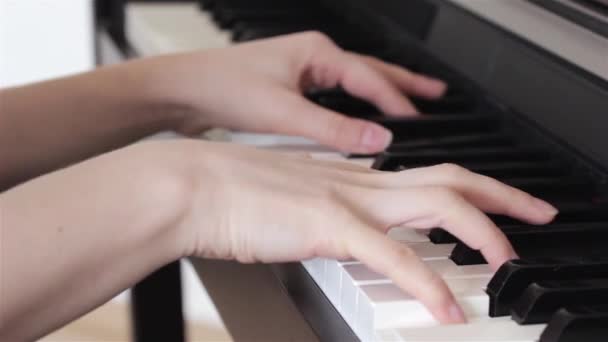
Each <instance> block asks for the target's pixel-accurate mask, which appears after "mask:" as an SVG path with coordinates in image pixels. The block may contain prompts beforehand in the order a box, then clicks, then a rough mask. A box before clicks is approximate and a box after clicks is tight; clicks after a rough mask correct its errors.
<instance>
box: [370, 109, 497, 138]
mask: <svg viewBox="0 0 608 342" xmlns="http://www.w3.org/2000/svg"><path fill="white" fill-rule="evenodd" d="M377 123H379V124H381V125H383V126H384V127H386V128H387V129H389V130H391V131H392V132H393V134H394V136H395V140H394V141H395V142H397V141H407V140H409V139H415V138H422V137H427V138H429V137H442V136H447V135H463V134H469V133H491V132H496V131H498V129H499V128H500V122H499V120H498V119H497V118H494V117H489V116H486V115H477V114H461V115H440V114H438V115H419V116H413V117H405V118H389V117H387V118H382V119H380V120H378V121H377Z"/></svg>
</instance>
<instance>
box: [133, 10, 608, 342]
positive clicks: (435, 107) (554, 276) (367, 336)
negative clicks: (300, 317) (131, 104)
mask: <svg viewBox="0 0 608 342" xmlns="http://www.w3.org/2000/svg"><path fill="white" fill-rule="evenodd" d="M489 1H490V0H488V1H486V2H485V5H484V6H489V5H488V3H489ZM551 1H554V2H556V3H557V2H560V3H564V2H567V0H549V1H542V2H544V3H550V2H551ZM534 2H541V1H534ZM573 2H577V3H581V2H584V0H576V1H573ZM479 3H480V0H477V4H479ZM199 4H200V10H201V11H204V12H201V13H200V16H201V17H202V16H203V15H204V16H208V17H210V18H212V20H211V21H209V22H213V23H214V25H215V27H214V28H212V29H213V30H216V31H217V32H218V34H219V32H222V33H221V34H222V35H225V34H226V33H228V34H229V35H230V37H231V40H232V41H233V42H245V41H249V40H253V39H262V38H268V37H273V36H276V35H281V34H287V33H292V32H298V31H304V30H319V31H322V32H324V33H325V34H327V35H328V36H329V37H331V38H332V39H333V40H334V41H335V42H336V43H337V44H338V45H339V46H341V47H343V48H344V49H348V50H351V51H355V52H358V53H363V54H370V55H373V56H376V57H378V58H382V59H384V60H387V61H390V62H393V63H396V64H399V65H402V66H404V67H407V68H409V69H411V70H415V71H417V72H421V73H426V74H430V75H433V76H437V77H440V78H442V79H444V80H446V81H447V82H448V83H449V92H448V93H447V94H446V95H445V96H444V97H443V98H442V99H440V100H438V101H434V102H431V101H428V100H423V99H414V102H415V104H416V105H417V106H418V108H419V109H420V110H421V111H422V112H424V113H425V115H423V116H420V117H416V118H406V119H389V118H384V117H382V115H381V113H380V112H379V111H378V110H377V109H376V108H374V107H373V106H372V105H370V104H368V103H365V102H363V101H361V100H358V99H355V98H352V97H350V96H349V95H348V94H346V93H344V92H343V91H342V90H340V89H331V90H324V91H317V92H313V93H310V94H307V96H308V97H309V98H310V100H311V101H314V102H316V103H318V104H319V105H322V106H325V107H327V108H331V109H334V110H337V111H340V112H343V113H345V114H347V115H351V116H356V117H362V118H366V119H369V120H374V121H377V122H379V123H381V124H382V125H384V126H385V127H387V128H389V129H390V130H392V131H393V133H394V136H395V140H394V142H393V144H392V145H391V146H390V147H389V148H388V149H387V151H385V152H384V153H382V154H380V155H376V156H357V155H352V156H346V157H341V156H337V155H336V156H334V157H336V158H343V159H348V160H352V161H355V162H360V163H367V164H368V165H370V166H372V167H374V168H377V169H380V170H384V171H400V170H404V169H409V168H415V167H423V166H428V165H434V164H440V163H456V164H459V165H461V166H464V167H466V168H468V169H470V170H472V171H475V172H478V173H481V174H484V175H488V176H491V177H494V178H497V179H499V180H501V181H503V182H505V183H508V184H511V185H513V186H516V187H519V188H522V189H524V190H526V191H529V192H531V193H533V194H535V195H537V196H540V197H543V198H545V199H548V200H549V201H550V202H552V203H554V204H555V205H556V206H557V207H558V208H559V209H560V214H559V216H558V217H557V218H556V220H555V222H553V223H552V224H550V225H548V226H546V227H535V226H530V225H526V224H523V223H521V222H517V221H515V220H512V219H507V218H505V217H500V216H492V217H491V218H492V219H493V220H494V221H495V222H496V223H497V225H498V226H499V227H500V228H501V229H502V230H503V231H504V232H505V234H506V235H507V236H508V238H509V239H510V241H511V242H512V243H513V245H514V247H515V249H516V251H517V252H518V254H519V256H520V257H521V259H520V260H514V261H512V262H509V263H507V264H505V265H504V266H503V267H502V268H501V269H500V270H499V271H498V273H496V274H495V275H494V274H493V273H492V272H491V271H490V269H489V267H488V266H487V265H486V264H485V261H484V260H483V258H482V257H481V255H480V254H479V253H478V252H477V251H475V250H472V249H471V248H469V247H467V246H466V245H465V244H463V243H462V242H460V241H458V240H457V239H456V238H455V237H453V236H451V235H450V234H448V233H447V232H445V231H443V230H442V229H441V228H440V227H438V228H436V229H432V230H430V231H413V230H408V229H407V228H395V229H393V230H392V231H391V233H390V235H391V237H393V238H394V239H397V240H398V241H400V242H402V243H404V244H408V245H410V246H411V247H412V248H413V249H414V250H415V251H416V252H417V254H418V255H419V256H420V257H421V258H422V259H423V260H425V262H426V263H427V264H428V265H429V266H430V267H432V268H433V269H434V270H435V271H436V272H437V273H438V274H440V275H441V276H442V277H443V278H444V279H445V280H446V282H447V283H448V285H449V287H450V288H451V289H452V291H453V292H454V294H455V296H456V297H457V298H458V301H459V302H460V303H461V304H462V306H463V308H464V309H465V312H466V313H467V315H468V317H469V319H470V322H469V323H468V324H465V325H457V326H437V325H436V324H435V322H434V321H433V319H432V317H431V316H430V315H429V314H428V313H427V312H426V310H425V309H424V308H423V306H422V305H421V304H420V303H419V302H417V301H416V300H415V299H414V298H412V297H411V296H409V295H408V294H406V293H403V292H402V291H400V290H399V289H398V288H397V287H396V286H394V285H393V284H392V283H391V282H390V280H388V279H387V278H386V277H384V276H382V275H379V274H376V273H374V272H372V271H371V270H369V269H368V268H366V267H365V266H364V265H362V264H361V263H359V262H357V261H355V260H345V261H337V260H324V259H314V260H309V261H305V262H303V263H302V264H291V265H282V266H277V267H276V271H277V273H278V274H279V277H280V278H281V279H282V280H283V281H284V285H285V287H286V289H287V291H288V292H289V293H290V294H291V295H292V297H293V300H294V302H295V303H296V304H297V305H298V307H299V308H300V310H301V311H302V313H303V314H304V315H305V316H306V318H307V320H308V321H309V323H310V324H311V326H312V327H313V328H314V329H315V331H316V333H317V334H318V335H319V337H320V338H321V339H323V340H328V341H338V340H340V341H343V340H351V339H356V338H359V339H361V340H366V341H367V340H374V339H382V340H394V341H543V342H547V341H575V340H576V341H604V340H608V194H607V193H606V184H605V183H606V175H607V173H606V171H607V170H608V147H607V144H606V143H607V140H606V135H605V134H606V133H605V131H606V129H607V128H608V113H607V111H608V41H606V40H605V39H604V38H602V37H601V35H599V34H596V33H593V32H591V31H586V29H585V28H576V29H577V31H576V32H573V33H572V34H573V36H576V35H578V34H580V35H582V37H586V38H589V39H588V41H589V42H598V43H597V44H595V45H589V46H588V49H586V50H585V51H580V53H581V54H588V55H589V58H587V59H585V60H586V61H592V62H593V63H591V64H593V65H591V64H577V63H578V62H577V61H579V60H583V59H578V57H577V56H573V55H571V54H568V53H567V52H565V50H563V51H562V50H560V51H550V50H548V49H546V46H541V45H540V44H535V43H534V42H532V41H530V40H526V39H525V37H521V36H519V35H517V34H515V33H513V32H509V31H508V30H506V29H505V27H502V26H504V25H501V27H499V26H498V25H497V24H495V22H497V20H495V19H496V18H486V17H483V16H482V15H481V14H480V13H483V11H482V10H480V11H471V8H473V7H475V6H476V0H453V1H448V0H408V1H397V0H393V1H390V0H383V1H364V0H343V1H338V0H327V1H322V0H317V1H300V2H288V1H279V0H199ZM495 4H496V6H504V8H507V9H508V8H510V9H513V10H514V13H516V11H517V10H522V9H529V10H530V11H540V10H541V9H540V8H539V7H537V6H535V5H532V4H530V3H528V2H527V1H525V0H495ZM596 6H597V4H596ZM590 8H591V7H590ZM547 15H548V14H547ZM597 15H598V16H599V15H603V14H602V12H597ZM551 16H555V14H551ZM604 19H606V18H605V17H604ZM501 20H502V19H501ZM539 20H540V19H539ZM551 20H559V19H551ZM498 22H504V20H503V21H500V20H498ZM564 22H566V20H564ZM564 25H566V24H564ZM568 25H574V24H572V22H569V23H568ZM539 27H542V26H539ZM551 34H552V33H551V32H546V35H547V36H548V37H550V38H551V39H549V40H555V37H551ZM128 35H129V33H127V36H128ZM562 43H563V44H569V43H573V44H574V42H569V41H567V40H566V41H563V42H562ZM578 43H581V41H578V40H577V44H578ZM163 52H166V51H163ZM602 60H603V61H604V63H605V64H602ZM598 61H599V63H598ZM372 164H373V165H372ZM420 286H424V284H420ZM509 316H510V317H509Z"/></svg>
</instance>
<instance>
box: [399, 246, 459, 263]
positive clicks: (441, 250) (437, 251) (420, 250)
mask: <svg viewBox="0 0 608 342" xmlns="http://www.w3.org/2000/svg"><path fill="white" fill-rule="evenodd" d="M406 245H407V246H408V247H409V248H411V249H412V250H413V251H414V253H416V255H417V256H418V257H419V258H420V259H422V260H433V259H447V258H449V257H450V254H451V253H452V250H454V247H455V246H456V245H455V244H451V243H450V244H447V243H446V244H434V243H432V242H416V243H406Z"/></svg>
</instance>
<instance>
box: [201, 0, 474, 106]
mask: <svg viewBox="0 0 608 342" xmlns="http://www.w3.org/2000/svg"><path fill="white" fill-rule="evenodd" d="M200 2H201V5H202V7H203V8H204V9H205V10H207V11H210V12H211V13H212V16H213V18H214V20H215V23H216V24H217V25H218V27H220V28H222V29H228V30H230V31H231V32H232V37H233V40H234V41H235V42H244V41H249V40H255V39H263V38H270V37H274V36H278V35H283V34H289V33H295V32H301V31H308V30H315V31H321V32H323V33H325V34H326V35H328V36H329V37H330V38H332V39H333V40H334V41H335V42H336V43H337V44H338V45H339V46H341V47H342V48H344V49H346V50H349V51H355V52H358V53H362V54H368V55H373V56H376V57H379V58H381V59H385V60H389V61H391V62H394V63H397V64H400V65H402V66H404V67H407V68H408V69H410V70H412V71H418V72H422V73H425V74H429V75H432V76H436V77H440V78H442V79H444V80H446V81H447V82H449V83H450V90H449V92H448V94H447V96H446V97H444V98H443V99H441V100H440V101H425V100H421V99H418V100H415V101H414V102H415V104H416V105H417V108H418V109H419V110H420V111H422V112H424V113H439V112H441V113H460V112H463V111H468V112H471V111H472V110H473V109H474V107H475V105H476V103H475V100H474V97H473V96H471V95H470V94H468V91H464V90H463V89H462V87H460V86H458V83H460V82H459V81H458V80H456V79H455V77H454V76H452V74H451V73H450V72H446V71H445V68H441V67H438V66H437V65H435V64H433V63H431V62H430V61H429V59H428V58H425V57H421V56H420V55H419V53H418V51H412V50H408V53H407V54H405V56H407V57H404V54H403V51H401V50H402V49H400V48H395V47H393V48H395V49H397V50H399V52H400V57H396V56H394V54H393V53H391V47H390V46H388V43H386V42H382V41H379V40H378V39H375V38H372V37H371V36H370V35H366V34H364V33H362V32H357V28H355V27H353V25H349V24H348V23H346V22H344V20H342V19H341V18H340V17H339V16H337V15H335V14H333V13H332V12H331V11H329V10H327V9H326V8H325V7H323V6H322V5H321V4H319V2H318V1H301V2H295V3H294V2H285V1H278V0H256V1H247V0H221V1H219V0H212V1H210V0H206V1H200ZM313 98H314V100H315V101H317V102H318V103H320V104H322V105H324V106H326V107H328V108H331V109H334V110H337V111H340V112H348V113H349V114H350V115H354V116H362V117H365V116H366V115H368V114H370V113H375V112H377V110H376V109H375V107H373V106H371V105H369V104H367V103H365V102H363V101H356V100H354V99H353V98H352V97H350V96H346V95H345V94H344V93H341V92H336V91H329V92H321V93H319V94H316V95H314V96H313Z"/></svg>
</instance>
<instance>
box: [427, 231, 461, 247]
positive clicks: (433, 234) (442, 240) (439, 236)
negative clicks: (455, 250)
mask: <svg viewBox="0 0 608 342" xmlns="http://www.w3.org/2000/svg"><path fill="white" fill-rule="evenodd" d="M429 240H431V242H432V243H434V244H437V245H440V244H448V243H457V242H459V241H460V240H458V238H456V237H455V236H454V235H452V234H451V233H449V232H447V231H446V230H444V229H442V228H433V229H431V231H430V232H429Z"/></svg>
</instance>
